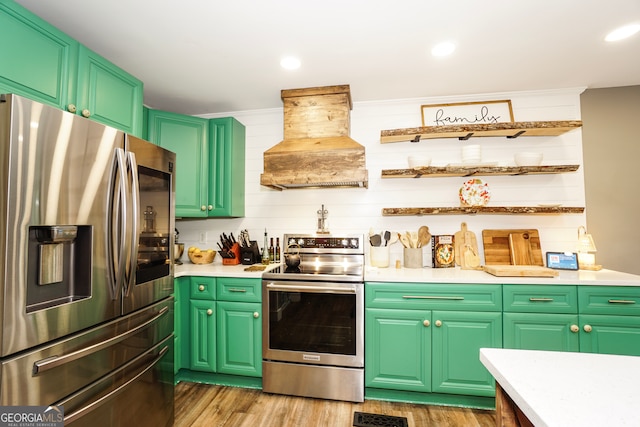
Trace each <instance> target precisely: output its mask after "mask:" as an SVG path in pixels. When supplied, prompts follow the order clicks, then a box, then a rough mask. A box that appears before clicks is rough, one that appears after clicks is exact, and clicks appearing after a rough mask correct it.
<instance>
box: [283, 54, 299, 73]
mask: <svg viewBox="0 0 640 427" xmlns="http://www.w3.org/2000/svg"><path fill="white" fill-rule="evenodd" d="M300 65H301V62H300V60H299V59H298V58H294V57H293V56H287V57H285V58H282V60H281V61H280V66H281V67H282V68H284V69H286V70H297V69H298V68H300Z"/></svg>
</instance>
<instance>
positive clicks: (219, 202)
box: [145, 110, 245, 218]
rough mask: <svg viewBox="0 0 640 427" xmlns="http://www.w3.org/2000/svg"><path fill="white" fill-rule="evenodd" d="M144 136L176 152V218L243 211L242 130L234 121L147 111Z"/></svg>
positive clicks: (203, 216)
mask: <svg viewBox="0 0 640 427" xmlns="http://www.w3.org/2000/svg"><path fill="white" fill-rule="evenodd" d="M145 120H146V122H147V126H146V127H147V129H146V130H147V133H146V137H147V139H148V140H149V141H151V142H153V143H155V144H157V145H159V146H161V147H163V148H166V149H168V150H171V151H173V152H174V153H176V157H177V159H176V217H182V218H207V217H241V216H244V191H245V190H244V154H245V151H244V150H245V148H244V147H245V144H244V138H245V129H244V126H243V125H242V124H241V123H240V122H238V121H237V120H235V119H233V118H231V117H229V118H222V119H209V120H207V119H203V118H199V117H193V116H187V115H183V114H177V113H171V112H167V111H160V110H148V111H147V112H146V117H145Z"/></svg>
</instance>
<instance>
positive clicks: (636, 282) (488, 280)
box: [364, 266, 640, 286]
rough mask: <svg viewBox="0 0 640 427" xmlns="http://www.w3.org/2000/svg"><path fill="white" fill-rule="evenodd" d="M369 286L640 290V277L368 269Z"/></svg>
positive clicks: (607, 273)
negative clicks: (433, 285) (597, 287)
mask: <svg viewBox="0 0 640 427" xmlns="http://www.w3.org/2000/svg"><path fill="white" fill-rule="evenodd" d="M364 279H365V281H366V282H404V283H411V282H417V283H421V282H424V283H475V284H534V285H598V286H640V276H638V275H635V274H629V273H622V272H619V271H613V270H600V271H588V270H578V271H559V275H558V276H557V277H497V276H493V275H491V274H489V273H486V272H484V271H478V270H463V269H461V268H460V267H454V268H431V267H423V268H393V267H389V268H377V267H371V266H367V267H366V269H365V273H364Z"/></svg>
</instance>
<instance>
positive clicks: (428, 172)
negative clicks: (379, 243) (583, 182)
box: [382, 165, 580, 178]
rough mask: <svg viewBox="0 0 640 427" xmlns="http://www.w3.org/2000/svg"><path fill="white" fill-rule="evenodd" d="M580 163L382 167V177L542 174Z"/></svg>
mask: <svg viewBox="0 0 640 427" xmlns="http://www.w3.org/2000/svg"><path fill="white" fill-rule="evenodd" d="M579 167H580V165H549V166H429V167H420V168H412V169H383V170H382V178H434V177H436V178H437V177H449V176H475V175H543V174H555V173H566V172H575V171H577V170H578V168H579Z"/></svg>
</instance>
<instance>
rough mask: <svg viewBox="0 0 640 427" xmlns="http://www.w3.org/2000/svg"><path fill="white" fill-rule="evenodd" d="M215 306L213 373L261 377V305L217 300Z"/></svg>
mask: <svg viewBox="0 0 640 427" xmlns="http://www.w3.org/2000/svg"><path fill="white" fill-rule="evenodd" d="M217 307H218V310H217V323H218V325H217V327H218V330H217V332H218V336H217V372H218V373H220V374H231V375H243V376H250V377H261V376H262V319H261V315H260V312H261V310H262V308H261V305H260V304H259V303H244V302H232V301H218V303H217Z"/></svg>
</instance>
